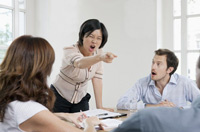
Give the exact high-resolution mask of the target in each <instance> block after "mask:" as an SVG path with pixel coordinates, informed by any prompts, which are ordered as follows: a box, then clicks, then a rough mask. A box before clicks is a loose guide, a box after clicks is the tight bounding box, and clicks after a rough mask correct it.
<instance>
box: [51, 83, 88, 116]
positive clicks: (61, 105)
mask: <svg viewBox="0 0 200 132" xmlns="http://www.w3.org/2000/svg"><path fill="white" fill-rule="evenodd" d="M50 88H51V89H52V90H53V92H54V94H55V96H56V101H55V104H54V108H53V112H67V113H75V112H80V110H82V111H86V110H89V100H90V98H91V95H90V94H89V93H87V94H86V96H85V97H83V98H82V100H81V101H80V102H79V103H78V104H72V103H70V102H69V101H67V100H66V99H65V98H63V97H62V96H61V95H60V94H59V93H58V91H57V90H56V89H55V87H54V86H53V85H51V86H50Z"/></svg>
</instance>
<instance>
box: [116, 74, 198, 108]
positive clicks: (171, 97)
mask: <svg viewBox="0 0 200 132" xmlns="http://www.w3.org/2000/svg"><path fill="white" fill-rule="evenodd" d="M199 95H200V90H199V89H198V87H197V85H196V83H195V82H194V81H193V80H191V79H189V78H186V77H184V76H181V75H178V74H173V75H171V77H170V80H169V82H168V83H167V85H166V86H165V88H164V89H163V93H162V95H161V93H160V92H159V91H158V89H157V88H156V86H155V81H154V80H151V76H150V75H149V76H147V77H145V78H142V79H140V80H139V81H137V82H136V83H135V85H134V86H133V87H132V88H130V89H129V90H128V91H127V92H126V94H125V95H124V96H122V97H121V98H120V99H119V100H118V104H117V108H118V109H142V108H144V107H145V104H158V103H160V102H162V101H164V100H168V101H170V102H172V103H174V104H175V105H176V106H177V107H183V108H186V107H188V102H192V101H193V100H195V99H196V98H197V96H199Z"/></svg>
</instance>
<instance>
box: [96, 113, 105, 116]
mask: <svg viewBox="0 0 200 132" xmlns="http://www.w3.org/2000/svg"><path fill="white" fill-rule="evenodd" d="M105 115H108V113H102V114H97V115H96V116H105Z"/></svg>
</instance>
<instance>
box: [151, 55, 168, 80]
mask: <svg viewBox="0 0 200 132" xmlns="http://www.w3.org/2000/svg"><path fill="white" fill-rule="evenodd" d="M169 73H170V71H169V70H168V69H167V57H166V56H165V55H162V56H159V55H155V56H154V58H153V60H152V65H151V79H152V80H154V81H159V80H161V79H163V78H165V77H166V76H169Z"/></svg>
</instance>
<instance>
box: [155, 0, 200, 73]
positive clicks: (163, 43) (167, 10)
mask: <svg viewBox="0 0 200 132" xmlns="http://www.w3.org/2000/svg"><path fill="white" fill-rule="evenodd" d="M157 12H161V13H157V24H158V25H159V26H157V32H159V34H158V33H157V48H168V49H170V50H172V51H173V52H175V53H180V54H181V61H180V62H181V73H180V74H181V75H183V76H187V77H189V75H188V66H187V64H188V59H186V58H187V54H188V53H199V54H200V49H195V50H190V49H187V37H188V36H187V34H188V32H187V26H188V25H187V21H188V18H192V17H200V14H198V15H187V0H181V16H174V15H173V0H165V1H163V0H157ZM175 19H180V21H181V40H180V41H181V49H180V50H174V27H173V26H174V24H173V23H174V20H175ZM179 66H180V65H179Z"/></svg>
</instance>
